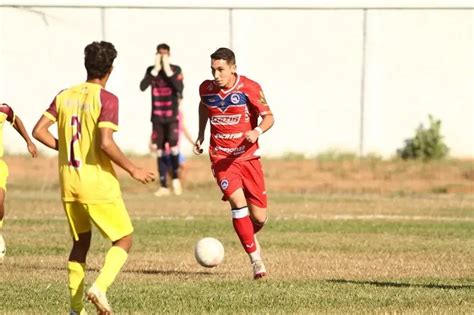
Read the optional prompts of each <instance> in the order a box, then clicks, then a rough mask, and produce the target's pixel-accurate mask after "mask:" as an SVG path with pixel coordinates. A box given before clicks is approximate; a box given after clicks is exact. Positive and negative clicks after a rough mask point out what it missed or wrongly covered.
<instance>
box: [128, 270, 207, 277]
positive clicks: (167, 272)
mask: <svg viewBox="0 0 474 315" xmlns="http://www.w3.org/2000/svg"><path fill="white" fill-rule="evenodd" d="M122 272H123V273H141V274H146V275H164V276H177V275H213V274H216V273H214V272H209V271H182V270H156V269H124V270H122Z"/></svg>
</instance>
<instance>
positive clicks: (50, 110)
mask: <svg viewBox="0 0 474 315" xmlns="http://www.w3.org/2000/svg"><path fill="white" fill-rule="evenodd" d="M46 112H47V113H49V114H50V115H51V116H53V117H54V119H57V118H58V110H57V108H56V97H54V99H53V101H52V102H51V105H49V107H48V109H47V110H46Z"/></svg>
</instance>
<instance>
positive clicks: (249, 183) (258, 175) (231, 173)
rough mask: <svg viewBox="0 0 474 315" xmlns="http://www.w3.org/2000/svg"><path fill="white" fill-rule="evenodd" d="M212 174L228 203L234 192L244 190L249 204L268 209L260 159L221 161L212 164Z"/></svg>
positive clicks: (223, 198)
mask: <svg viewBox="0 0 474 315" xmlns="http://www.w3.org/2000/svg"><path fill="white" fill-rule="evenodd" d="M212 173H213V174H214V178H215V179H216V181H217V185H219V187H220V189H221V191H222V193H223V194H224V196H223V197H222V200H224V201H227V200H228V199H229V197H230V195H232V193H233V192H234V191H236V190H237V189H239V188H242V189H243V191H244V194H245V198H246V199H247V202H248V203H249V204H252V205H255V206H257V207H260V208H266V207H267V192H266V190H265V180H264V178H263V168H262V163H260V159H252V160H228V159H225V160H220V161H217V162H214V163H213V164H212Z"/></svg>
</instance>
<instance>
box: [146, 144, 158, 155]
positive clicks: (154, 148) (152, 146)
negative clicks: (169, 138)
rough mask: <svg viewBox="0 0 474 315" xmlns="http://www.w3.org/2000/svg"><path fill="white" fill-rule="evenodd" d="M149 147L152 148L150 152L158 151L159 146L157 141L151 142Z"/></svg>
mask: <svg viewBox="0 0 474 315" xmlns="http://www.w3.org/2000/svg"><path fill="white" fill-rule="evenodd" d="M148 149H150V153H156V150H158V146H157V145H156V143H150V144H149V145H148Z"/></svg>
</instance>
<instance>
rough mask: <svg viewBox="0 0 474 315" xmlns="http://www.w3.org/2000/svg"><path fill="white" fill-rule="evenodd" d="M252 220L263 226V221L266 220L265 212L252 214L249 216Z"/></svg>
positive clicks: (265, 221)
mask: <svg viewBox="0 0 474 315" xmlns="http://www.w3.org/2000/svg"><path fill="white" fill-rule="evenodd" d="M250 218H251V219H252V221H253V222H254V223H256V224H258V225H261V226H264V225H265V223H267V221H268V217H267V214H266V213H258V214H253V215H251V216H250Z"/></svg>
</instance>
